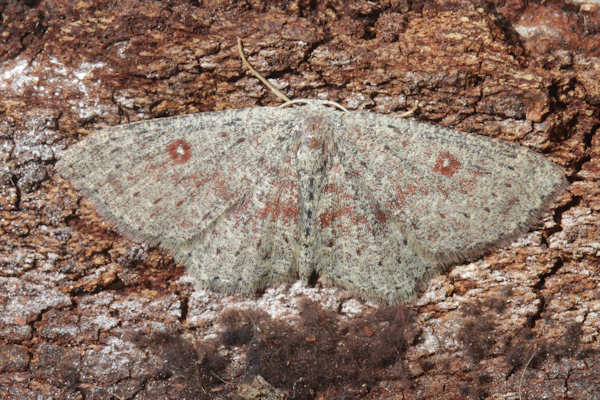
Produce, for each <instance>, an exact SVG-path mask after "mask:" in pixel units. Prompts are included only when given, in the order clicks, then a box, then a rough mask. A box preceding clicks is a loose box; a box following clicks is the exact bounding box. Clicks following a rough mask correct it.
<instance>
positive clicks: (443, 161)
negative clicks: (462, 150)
mask: <svg viewBox="0 0 600 400" xmlns="http://www.w3.org/2000/svg"><path fill="white" fill-rule="evenodd" d="M459 168H460V163H459V162H458V160H457V159H456V157H454V156H453V155H452V154H450V153H449V152H444V153H442V154H440V156H439V157H438V159H437V161H436V163H435V166H434V167H433V170H434V171H435V172H439V173H440V174H442V175H444V176H447V177H448V178H450V177H451V176H452V175H454V174H455V173H456V171H458V169H459Z"/></svg>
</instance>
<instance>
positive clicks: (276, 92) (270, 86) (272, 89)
mask: <svg viewBox="0 0 600 400" xmlns="http://www.w3.org/2000/svg"><path fill="white" fill-rule="evenodd" d="M237 45H238V51H239V52H240V58H241V59H242V64H244V65H245V66H246V68H248V69H249V70H250V72H252V75H254V76H255V77H257V78H258V80H260V81H261V82H262V83H263V85H265V86H266V87H268V88H269V89H270V90H271V92H273V94H274V95H275V96H277V97H279V98H280V99H281V100H283V101H285V102H288V101H291V100H290V98H289V97H287V96H286V95H285V94H283V93H281V91H280V90H279V89H277V88H276V87H275V86H273V85H271V84H270V83H269V81H268V80H266V79H265V78H264V77H263V76H262V75H261V74H260V73H259V72H258V71H257V70H255V69H254V67H252V65H250V63H249V62H248V60H246V56H245V55H244V49H243V48H242V39H240V38H239V37H238V38H237Z"/></svg>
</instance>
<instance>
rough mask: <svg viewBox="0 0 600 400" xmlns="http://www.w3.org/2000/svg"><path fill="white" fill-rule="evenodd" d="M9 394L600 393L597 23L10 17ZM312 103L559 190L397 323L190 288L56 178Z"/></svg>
mask: <svg viewBox="0 0 600 400" xmlns="http://www.w3.org/2000/svg"><path fill="white" fill-rule="evenodd" d="M0 16H1V24H0V93H1V96H0V235H1V240H0V397H2V398H7V399H32V398H48V399H49V398H55V399H136V400H137V399H171V398H172V399H202V398H206V399H212V398H222V399H228V398H240V399H250V398H261V396H263V397H262V398H265V396H269V395H271V396H273V398H290V399H311V398H317V399H329V398H366V399H380V398H384V399H412V398H436V399H455V398H493V399H510V398H512V399H517V398H523V399H525V398H527V399H541V398H569V399H590V398H599V397H598V396H600V394H599V393H600V372H599V371H600V357H599V355H598V354H599V350H600V344H599V333H600V328H599V327H600V295H599V293H600V291H599V287H598V286H599V282H600V134H599V133H598V127H599V126H600V108H599V107H598V106H599V105H600V83H599V82H600V49H599V48H598V46H597V43H599V41H600V6H599V5H598V4H597V3H595V2H592V1H589V2H586V1H577V2H566V3H564V2H555V1H549V2H525V1H519V0H515V1H497V2H494V1H488V2H475V1H438V2H408V1H394V0H387V1H380V2H372V1H359V0H355V1H347V2H343V1H333V0H332V1H322V2H321V1H320V2H314V1H308V0H306V1H305V0H296V1H289V2H288V1H258V0H248V1H241V2H232V1H225V0H223V1H219V0H206V1H183V0H175V1H169V2H160V1H132V0H126V1H78V2H65V1H59V0H46V1H43V0H42V1H17V0H9V1H0ZM236 36H240V37H242V38H243V39H244V42H245V47H246V51H247V54H248V56H249V59H250V62H251V63H252V64H253V65H254V66H255V67H256V68H257V69H258V70H259V71H261V72H262V73H263V74H264V75H265V76H267V77H269V78H270V79H271V80H272V82H273V83H274V84H275V85H276V86H278V87H280V88H281V89H282V90H283V91H284V92H286V94H287V95H288V96H290V97H292V98H324V99H328V100H333V101H337V102H339V103H341V104H343V105H344V106H346V107H347V108H350V109H367V110H370V111H373V112H379V113H386V114H391V115H394V114H395V113H400V112H402V111H405V110H406V109H409V108H411V107H412V105H413V104H414V103H415V102H418V104H419V107H418V109H417V112H416V114H415V118H417V119H419V120H422V121H427V122H431V123H435V124H437V125H441V126H447V127H451V128H454V129H458V130H463V131H468V132H476V133H480V134H484V135H488V136H493V137H497V138H499V139H502V140H505V141H511V142H516V143H519V144H521V145H523V146H527V147H529V148H531V149H533V150H535V151H537V152H540V153H542V154H544V155H545V156H546V157H548V158H549V159H550V160H552V161H554V162H556V163H557V164H559V165H561V166H563V167H564V168H565V171H566V172H567V176H568V179H569V182H570V186H569V188H568V190H567V192H566V193H565V194H564V195H563V196H562V197H561V198H560V199H559V200H558V201H557V202H556V204H555V205H554V207H553V209H552V211H551V212H550V213H549V214H548V215H547V216H546V217H545V218H544V219H543V221H542V222H540V224H539V225H538V226H536V227H535V228H534V229H532V230H531V231H530V232H529V233H528V234H526V235H524V236H523V237H522V238H521V239H520V240H518V241H516V242H514V243H513V244H511V245H510V246H506V247H504V248H503V249H501V250H498V251H494V252H493V253H490V254H489V255H487V256H485V257H483V258H482V259H480V260H478V261H476V262H474V263H471V264H468V265H461V266H456V267H454V268H452V269H451V270H450V271H449V272H447V273H445V274H442V275H440V276H439V277H437V278H435V279H432V280H431V282H430V285H429V287H428V288H427V290H426V291H425V292H424V293H423V294H422V295H421V296H420V297H418V298H417V299H416V300H415V301H414V302H412V303H409V304H405V305H403V306H395V307H389V306H386V307H384V306H379V305H377V304H374V303H365V302H362V301H360V300H358V299H356V298H352V297H350V296H349V294H348V293H345V292H343V291H342V290H338V289H334V288H330V287H326V286H325V287H324V286H321V285H320V284H319V282H317V283H316V285H315V286H314V287H309V288H307V287H303V286H301V285H297V284H296V285H292V286H291V287H290V286H282V287H278V288H274V289H269V290H267V291H266V292H265V293H262V294H260V295H259V296H256V297H255V298H246V297H242V296H224V295H219V294H214V293H208V292H199V291H194V290H193V288H192V285H191V283H190V280H189V278H188V276H187V275H186V274H185V273H184V269H183V267H182V266H178V265H175V264H174V263H173V260H172V258H170V257H169V256H168V255H167V254H166V253H165V252H161V251H160V250H159V249H157V248H149V247H148V246H145V245H144V244H140V243H134V242H132V241H129V240H127V239H125V238H124V237H122V236H120V235H118V234H117V233H115V230H114V227H111V226H110V225H108V224H106V221H103V220H102V219H101V218H100V217H99V216H98V214H97V213H96V212H95V210H94V209H93V207H92V206H91V204H90V203H89V202H88V201H87V200H85V199H82V198H81V196H80V194H79V193H78V192H76V191H75V190H74V189H73V187H72V186H71V184H70V183H69V182H68V181H66V180H63V179H60V178H59V177H58V175H57V174H55V172H54V168H53V166H54V164H55V162H56V160H57V158H58V157H59V154H60V151H61V150H62V149H64V148H65V147H67V146H69V145H71V144H73V143H75V142H77V141H78V140H79V139H80V138H82V137H83V136H84V135H87V134H89V133H91V132H93V131H94V130H96V129H98V128H101V127H106V126H112V125H116V124H119V123H125V122H130V121H137V120H142V119H149V118H155V117H159V116H170V115H179V114H185V113H194V112H202V111H211V110H221V109H235V108H243V107H251V106H258V105H273V104H277V103H278V101H277V100H276V99H275V98H274V97H273V96H272V94H271V93H270V92H269V91H268V90H267V89H265V88H264V87H263V86H262V85H261V84H260V83H259V82H258V81H257V80H256V79H254V78H252V77H251V76H249V75H248V74H247V71H245V70H244V68H243V67H242V65H241V63H240V60H239V58H238V55H237V52H236V49H235V38H236Z"/></svg>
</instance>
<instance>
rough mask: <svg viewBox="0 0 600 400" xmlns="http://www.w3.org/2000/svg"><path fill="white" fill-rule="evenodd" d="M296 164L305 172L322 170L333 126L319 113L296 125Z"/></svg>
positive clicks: (330, 141) (330, 142) (328, 150)
mask: <svg viewBox="0 0 600 400" xmlns="http://www.w3.org/2000/svg"><path fill="white" fill-rule="evenodd" d="M296 129H297V132H296V134H297V137H298V150H297V159H298V165H299V167H300V168H301V169H303V170H304V171H306V172H311V173H312V172H316V171H319V170H322V168H323V167H324V165H325V163H326V162H327V158H328V157H327V155H328V153H329V152H330V151H331V147H332V140H333V137H332V135H333V126H332V124H331V122H330V121H327V119H326V118H324V117H323V116H321V115H314V116H311V117H309V118H306V119H305V120H303V121H301V122H299V123H298V124H297V125H296Z"/></svg>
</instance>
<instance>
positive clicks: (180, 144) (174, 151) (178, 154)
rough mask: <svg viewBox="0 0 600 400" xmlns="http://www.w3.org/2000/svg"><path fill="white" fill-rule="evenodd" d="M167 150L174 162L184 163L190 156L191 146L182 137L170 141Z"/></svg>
mask: <svg viewBox="0 0 600 400" xmlns="http://www.w3.org/2000/svg"><path fill="white" fill-rule="evenodd" d="M167 152H168V153H169V156H171V159H172V160H173V162H174V163H175V164H185V163H186V162H188V161H189V159H190V158H191V157H192V146H191V145H190V144H189V143H188V142H186V141H185V140H182V139H177V140H174V141H172V142H171V143H170V144H169V146H167Z"/></svg>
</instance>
